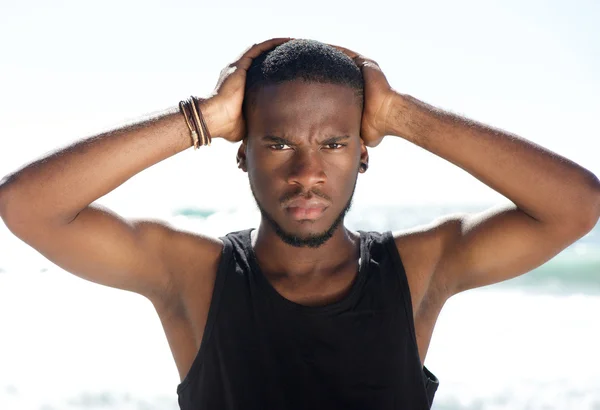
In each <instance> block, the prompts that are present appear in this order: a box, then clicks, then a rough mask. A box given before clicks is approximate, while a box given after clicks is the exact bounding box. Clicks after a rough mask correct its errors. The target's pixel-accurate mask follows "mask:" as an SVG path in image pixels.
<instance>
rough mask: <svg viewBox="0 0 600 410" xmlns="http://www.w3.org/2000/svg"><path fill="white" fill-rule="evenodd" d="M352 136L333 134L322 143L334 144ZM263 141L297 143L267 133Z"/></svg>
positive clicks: (286, 143)
mask: <svg viewBox="0 0 600 410" xmlns="http://www.w3.org/2000/svg"><path fill="white" fill-rule="evenodd" d="M349 138H350V136H349V135H340V136H333V137H328V138H326V139H325V140H323V141H322V142H321V144H325V145H327V144H334V143H337V142H340V141H345V140H347V139H349ZM261 141H264V142H271V143H274V144H284V145H296V144H294V142H293V141H290V140H289V139H287V138H283V137H276V136H274V135H265V136H264V137H262V138H261Z"/></svg>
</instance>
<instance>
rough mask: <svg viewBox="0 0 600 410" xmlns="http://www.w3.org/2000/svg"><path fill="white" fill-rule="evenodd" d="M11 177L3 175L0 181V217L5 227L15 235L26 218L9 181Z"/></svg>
mask: <svg viewBox="0 0 600 410" xmlns="http://www.w3.org/2000/svg"><path fill="white" fill-rule="evenodd" d="M10 181H11V179H10V178H7V177H5V178H4V179H3V180H2V181H1V182H0V219H2V221H3V222H4V224H5V225H6V227H7V228H8V229H9V230H10V231H11V232H12V233H14V234H15V235H16V234H17V231H20V230H21V228H22V227H23V226H24V222H25V220H26V218H25V216H24V215H23V212H21V211H20V209H21V208H22V207H21V206H20V205H19V201H18V200H17V195H16V193H15V190H14V188H13V186H12V184H11V183H10Z"/></svg>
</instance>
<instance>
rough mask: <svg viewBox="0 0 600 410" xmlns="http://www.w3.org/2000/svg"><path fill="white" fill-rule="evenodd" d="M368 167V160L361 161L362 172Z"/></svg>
mask: <svg viewBox="0 0 600 410" xmlns="http://www.w3.org/2000/svg"><path fill="white" fill-rule="evenodd" d="M367 168H369V164H367V163H366V162H361V163H360V170H361V171H362V172H365V171H366V170H367Z"/></svg>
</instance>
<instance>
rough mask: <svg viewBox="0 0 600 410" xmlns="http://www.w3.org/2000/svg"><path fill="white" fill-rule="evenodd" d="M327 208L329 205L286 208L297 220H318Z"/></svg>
mask: <svg viewBox="0 0 600 410" xmlns="http://www.w3.org/2000/svg"><path fill="white" fill-rule="evenodd" d="M327 208H328V207H327V206H308V207H303V206H290V207H287V208H285V210H286V212H287V213H288V214H289V215H290V216H291V217H292V219H294V220H296V221H305V220H309V221H316V220H317V219H319V218H320V217H321V216H322V215H323V213H325V210H326V209H327Z"/></svg>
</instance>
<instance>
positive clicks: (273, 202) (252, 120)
mask: <svg viewBox="0 0 600 410" xmlns="http://www.w3.org/2000/svg"><path fill="white" fill-rule="evenodd" d="M255 107H256V108H254V109H252V110H250V112H249V113H248V138H247V139H246V140H245V141H244V142H243V143H242V144H241V146H240V148H239V151H238V159H239V166H240V168H242V169H243V170H244V171H247V172H248V178H249V179H250V185H251V186H252V191H253V193H254V195H255V199H256V201H257V202H258V203H259V204H260V207H261V208H262V209H264V212H266V213H268V214H269V215H270V217H271V219H273V220H274V221H275V222H276V223H277V224H278V225H279V226H280V227H281V228H282V229H283V230H284V231H285V232H287V233H288V234H293V235H296V236H297V237H299V238H307V237H310V236H318V235H320V234H322V233H323V232H325V231H327V230H328V229H329V228H330V227H331V225H332V224H333V223H334V221H335V220H336V219H338V217H339V216H340V213H342V212H344V210H345V207H346V205H347V203H348V201H349V199H350V197H351V195H352V193H353V191H354V187H355V184H356V178H357V176H358V173H359V172H360V171H359V165H360V163H361V162H364V163H366V162H368V154H367V150H366V147H365V145H364V143H363V142H362V140H361V139H360V120H361V114H362V110H361V106H360V103H358V102H357V99H356V98H355V97H354V91H353V90H352V89H350V88H348V87H345V86H342V85H334V84H316V83H308V84H307V83H305V82H302V81H294V82H289V83H285V84H281V85H273V86H269V87H266V88H265V89H261V90H260V91H259V92H258V95H257V100H256V106H255ZM313 196H318V197H320V198H327V199H326V203H327V208H326V209H325V211H324V212H323V214H322V215H320V216H319V217H318V218H317V219H303V220H294V219H293V218H292V217H291V215H290V213H289V212H287V211H286V208H285V207H284V204H285V202H286V200H285V199H284V200H282V198H287V199H294V198H297V197H308V198H311V197H313ZM357 246H358V245H357V234H356V233H352V232H350V231H348V230H347V229H346V228H345V227H344V226H343V224H342V225H340V226H338V228H337V229H335V231H334V233H333V235H332V237H331V238H330V239H329V240H327V241H326V242H325V243H324V244H323V245H321V246H319V247H317V248H310V247H298V246H292V245H288V244H287V243H285V242H283V241H282V240H281V239H280V237H279V236H278V235H277V234H276V233H275V231H274V229H273V226H272V224H270V223H267V222H266V221H265V218H264V217H263V219H262V221H261V224H260V227H259V228H258V232H257V235H256V237H255V252H256V254H257V258H258V260H259V262H260V263H261V267H262V268H263V269H264V271H265V272H269V273H271V274H272V275H275V276H277V277H278V278H280V279H279V280H280V282H284V281H285V280H288V278H289V280H290V282H291V283H293V284H294V286H299V283H303V284H305V286H307V287H314V288H320V289H324V287H323V286H324V285H325V283H327V282H328V281H329V280H328V277H329V276H331V275H334V276H336V277H339V276H340V275H339V271H340V267H342V268H343V267H346V266H347V265H348V264H349V261H355V260H356V259H357V255H358V248H357ZM291 260H293V261H294V263H293V264H290V263H289V262H290V261H291ZM349 265H350V266H352V268H354V267H355V264H354V263H351V262H350V264H349ZM342 270H345V269H342ZM353 271H354V269H353ZM266 274H267V275H268V273H266ZM350 276H352V275H350ZM282 277H286V279H285V280H284V279H283V278H282ZM325 287H326V286H325Z"/></svg>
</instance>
